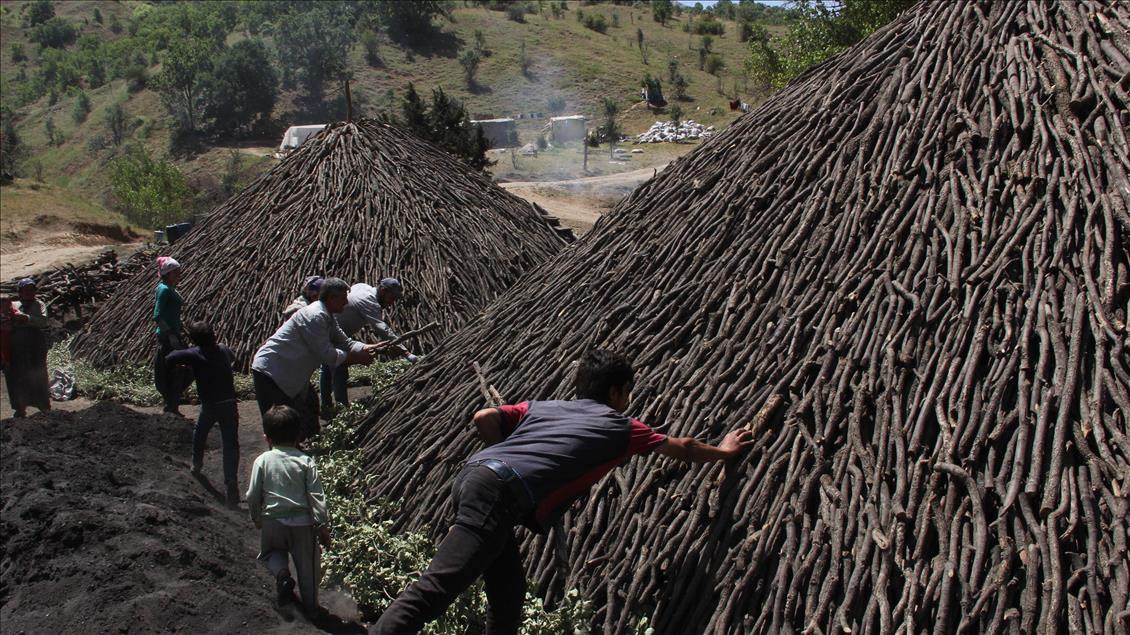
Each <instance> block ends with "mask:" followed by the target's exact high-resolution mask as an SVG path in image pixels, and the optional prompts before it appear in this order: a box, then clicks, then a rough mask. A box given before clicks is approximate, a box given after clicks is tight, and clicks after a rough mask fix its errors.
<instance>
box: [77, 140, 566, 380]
mask: <svg viewBox="0 0 1130 635" xmlns="http://www.w3.org/2000/svg"><path fill="white" fill-rule="evenodd" d="M572 240H573V234H572V232H571V231H569V230H568V229H565V228H563V227H561V226H560V225H559V224H558V222H557V219H555V218H553V217H551V216H549V215H548V214H546V213H545V211H544V210H542V209H541V208H539V207H537V206H536V205H532V204H530V203H528V202H526V201H523V200H522V199H520V198H518V197H516V196H514V195H512V194H510V193H508V192H506V191H505V190H503V189H502V188H500V187H498V186H496V185H495V184H493V183H492V182H491V181H490V179H489V178H488V177H487V176H486V175H484V174H482V173H480V172H475V171H473V170H471V169H470V168H468V167H467V166H466V165H465V164H463V163H462V162H461V161H460V160H459V159H457V158H455V157H454V156H452V155H450V154H448V153H446V152H444V151H442V150H440V149H439V148H437V147H435V146H433V145H431V144H429V143H427V142H425V141H422V140H420V139H418V138H416V137H413V136H412V135H410V134H408V133H406V132H403V131H401V130H399V129H398V128H396V127H395V126H391V125H388V124H385V123H380V122H376V121H372V120H362V121H358V122H347V123H336V124H332V125H329V126H327V127H326V128H325V129H323V130H322V132H320V133H318V135H317V136H314V137H312V138H310V139H308V140H307V141H306V142H305V143H303V144H302V146H301V147H300V148H298V149H297V150H296V151H294V152H293V153H291V154H290V155H288V156H287V157H286V158H285V159H283V160H282V161H281V162H280V163H279V164H278V165H276V166H275V167H274V168H272V169H271V170H269V171H268V172H266V173H265V174H263V175H262V176H260V177H259V178H258V179H256V180H255V181H254V182H253V183H252V184H251V185H249V186H248V187H247V188H246V189H244V190H243V191H242V192H240V193H239V194H236V195H235V196H233V197H232V198H231V199H230V200H228V201H227V202H225V203H224V204H223V205H221V206H219V207H217V208H216V209H214V210H212V211H211V212H209V213H208V214H207V215H206V216H205V217H204V218H202V219H200V221H199V222H198V223H197V224H196V227H194V228H193V229H192V231H190V232H189V233H188V235H186V236H185V237H184V238H182V239H181V240H180V241H178V242H177V243H176V245H174V246H173V247H171V248H169V249H167V250H166V252H165V253H166V254H167V255H171V256H173V257H174V258H176V259H177V260H178V261H179V262H180V263H181V265H182V266H183V267H184V270H183V271H184V273H183V277H182V279H181V282H180V286H179V287H178V290H179V291H180V292H181V294H182V295H183V296H184V298H185V308H184V317H185V319H186V320H191V319H205V320H208V321H210V322H211V323H212V324H213V326H214V327H215V329H216V332H217V334H218V335H219V337H220V339H221V340H222V341H223V342H225V343H226V344H228V345H229V346H231V348H232V350H233V351H235V353H236V358H237V361H238V363H239V365H240V366H241V367H242V369H243V370H244V371H247V370H248V368H249V367H250V364H251V358H252V356H253V355H254V354H255V351H256V350H257V349H258V348H259V346H260V345H262V343H263V342H264V341H266V339H267V338H268V337H269V336H270V335H271V334H272V333H273V332H274V331H275V329H276V328H278V326H279V323H280V322H281V315H280V314H281V311H282V309H283V307H285V306H286V305H287V304H289V303H290V301H291V300H292V299H293V298H294V297H295V296H296V295H297V294H298V289H299V287H300V286H301V281H302V279H303V277H305V276H308V275H325V276H336V277H339V278H344V279H345V280H346V281H348V282H350V283H354V282H367V283H370V284H374V285H375V284H376V282H377V281H378V280H379V279H380V278H383V277H388V276H393V277H396V278H399V279H400V280H401V282H402V283H404V289H405V294H404V297H403V298H402V299H401V301H400V303H399V304H398V305H397V307H396V308H395V309H394V310H393V311H392V312H391V314H390V319H391V320H392V322H393V324H394V325H395V326H396V327H397V328H398V330H400V331H401V332H404V331H409V330H413V329H416V328H419V327H421V326H424V325H426V324H429V323H431V322H438V323H439V325H440V328H438V329H436V330H434V331H431V332H429V333H426V334H424V335H422V336H421V338H420V339H419V340H417V341H418V344H417V345H414V348H415V349H416V350H421V351H430V350H431V349H433V348H434V347H435V346H436V345H438V344H439V342H440V341H442V340H443V338H444V337H446V336H447V335H448V334H450V333H452V332H454V331H455V330H456V329H458V328H459V327H461V326H462V325H463V324H464V323H466V322H467V321H468V320H470V319H471V318H472V317H474V316H475V315H476V314H477V313H478V312H479V310H481V309H482V308H483V306H485V305H486V304H487V303H488V302H490V301H491V300H493V299H494V298H495V297H497V296H498V295H499V294H501V293H502V292H503V291H505V290H506V289H507V288H509V287H510V285H512V284H513V283H514V282H515V281H516V280H517V279H518V277H519V276H520V275H521V274H522V273H524V272H525V271H526V270H527V269H529V268H530V267H532V266H533V265H535V264H538V263H540V262H543V261H545V260H547V259H549V258H550V257H552V256H554V255H555V254H556V253H557V252H558V251H560V250H561V249H562V248H563V247H565V246H566V245H567V244H569V243H570V242H572ZM151 264H152V263H151ZM156 284H157V274H156V265H155V264H152V266H151V267H149V268H147V269H146V270H144V271H141V272H139V273H138V274H136V275H134V276H133V277H131V278H130V279H128V280H125V281H123V282H122V283H121V284H120V285H119V286H118V288H117V291H116V292H115V294H114V295H113V296H112V298H111V299H110V301H109V302H107V303H105V307H104V308H103V309H102V310H100V311H99V312H98V313H97V314H96V315H95V316H94V318H93V319H92V320H91V321H90V323H89V324H88V325H87V327H86V328H85V329H84V330H83V331H81V332H80V333H79V334H78V335H77V336H76V338H75V342H74V353H75V355H77V356H79V357H83V358H86V359H88V360H89V361H90V362H91V363H93V364H95V365H97V366H111V365H114V364H118V363H121V362H138V363H141V362H146V361H148V360H149V359H151V357H152V354H153V350H152V349H153V346H154V344H155V341H156V340H155V335H154V327H153V320H152V306H153V298H154V292H155V288H156Z"/></svg>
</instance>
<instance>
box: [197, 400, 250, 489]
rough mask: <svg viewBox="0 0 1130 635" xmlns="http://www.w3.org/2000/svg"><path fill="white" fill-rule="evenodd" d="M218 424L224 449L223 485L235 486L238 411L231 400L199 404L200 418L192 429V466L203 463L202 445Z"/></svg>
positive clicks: (237, 460) (237, 457) (237, 466)
mask: <svg viewBox="0 0 1130 635" xmlns="http://www.w3.org/2000/svg"><path fill="white" fill-rule="evenodd" d="M217 423H218V424H220V439H221V442H222V443H223V448H224V483H225V484H227V485H236V483H237V481H236V478H237V472H238V470H239V429H238V426H239V410H238V403H237V402H236V400H234V399H232V400H229V401H221V402H219V403H209V402H207V401H203V402H201V403H200V416H199V417H197V418H196V427H195V428H193V429H192V464H193V465H194V466H199V465H200V464H201V463H203V462H204V445H205V442H206V441H207V440H208V432H209V431H211V430H212V426H214V425H215V424H217Z"/></svg>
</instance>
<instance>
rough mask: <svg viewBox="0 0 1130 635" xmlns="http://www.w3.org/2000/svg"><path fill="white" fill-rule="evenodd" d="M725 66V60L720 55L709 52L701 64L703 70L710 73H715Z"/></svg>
mask: <svg viewBox="0 0 1130 635" xmlns="http://www.w3.org/2000/svg"><path fill="white" fill-rule="evenodd" d="M725 66H726V62H725V61H724V60H723V59H722V56H721V55H719V54H717V53H711V54H709V55H707V56H706V62H705V64H704V65H703V70H705V71H706V72H707V73H710V74H711V75H717V74H718V73H719V71H721V70H722V69H723V68H725Z"/></svg>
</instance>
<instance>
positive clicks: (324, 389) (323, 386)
mask: <svg viewBox="0 0 1130 635" xmlns="http://www.w3.org/2000/svg"><path fill="white" fill-rule="evenodd" d="M319 380H320V381H319V388H320V391H319V392H320V393H321V396H322V407H323V408H326V409H329V408H330V407H331V406H333V405H334V403H337V405H339V406H348V405H349V366H348V365H346V364H338V365H337V366H329V365H323V366H322V372H321V376H320V378H319ZM331 393H332V395H333V399H332V400H331V399H330V395H331Z"/></svg>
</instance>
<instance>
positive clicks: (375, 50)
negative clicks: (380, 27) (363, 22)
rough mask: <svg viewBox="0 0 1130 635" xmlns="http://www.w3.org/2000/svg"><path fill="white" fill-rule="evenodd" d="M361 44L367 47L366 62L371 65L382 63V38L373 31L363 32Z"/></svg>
mask: <svg viewBox="0 0 1130 635" xmlns="http://www.w3.org/2000/svg"><path fill="white" fill-rule="evenodd" d="M361 46H362V47H363V48H364V49H365V63H366V64H368V65H369V66H371V67H374V68H376V67H378V66H380V65H381V51H380V38H379V37H377V34H376V33H373V32H372V31H365V32H364V33H362V34H361Z"/></svg>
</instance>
